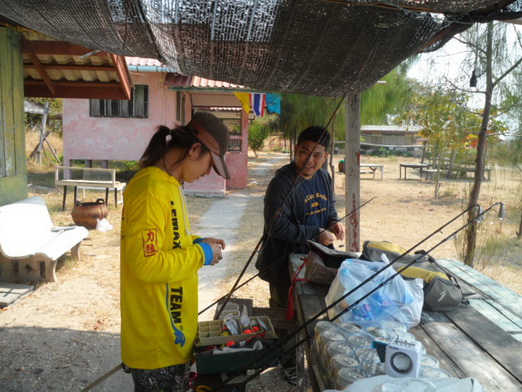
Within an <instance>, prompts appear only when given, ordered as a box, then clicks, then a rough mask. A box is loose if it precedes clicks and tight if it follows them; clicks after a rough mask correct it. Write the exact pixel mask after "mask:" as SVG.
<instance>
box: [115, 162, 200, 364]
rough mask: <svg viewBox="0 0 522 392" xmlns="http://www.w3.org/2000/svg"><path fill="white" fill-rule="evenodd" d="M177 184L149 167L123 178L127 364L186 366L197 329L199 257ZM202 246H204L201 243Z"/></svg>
mask: <svg viewBox="0 0 522 392" xmlns="http://www.w3.org/2000/svg"><path fill="white" fill-rule="evenodd" d="M182 192H183V191H182V189H181V185H180V184H179V182H178V181H177V180H176V179H175V178H174V177H171V176H169V175H168V174H167V173H165V172H164V171H162V170H160V169H158V168H156V167H148V168H145V169H143V170H140V171H139V172H138V173H137V174H136V175H135V177H134V178H133V179H132V180H131V181H130V182H129V185H128V186H127V188H126V190H125V193H124V200H125V206H124V209H123V213H122V225H121V260H120V266H121V272H120V275H121V288H120V290H121V347H122V360H123V362H124V363H125V364H126V365H127V366H129V367H132V368H138V369H157V368H161V367H166V366H171V365H177V364H182V363H186V362H188V361H189V360H190V358H191V356H192V347H193V344H194V340H195V337H196V332H197V318H198V275H197V272H198V270H199V268H201V267H202V266H203V264H204V262H205V252H204V248H203V247H202V246H201V245H197V244H193V241H194V240H195V239H196V238H197V237H194V236H192V235H191V234H190V224H189V221H188V214H187V210H186V206H185V204H184V199H183V195H182ZM205 245H207V244H205Z"/></svg>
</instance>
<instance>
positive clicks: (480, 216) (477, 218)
mask: <svg viewBox="0 0 522 392" xmlns="http://www.w3.org/2000/svg"><path fill="white" fill-rule="evenodd" d="M502 204H503V203H502V202H497V203H495V204H493V205H491V206H490V207H489V208H487V209H486V210H482V209H481V207H480V206H479V205H478V204H473V205H471V206H469V207H468V208H467V209H466V210H464V211H462V212H461V213H459V214H458V215H457V216H455V217H454V218H453V219H451V220H450V221H448V222H447V223H445V224H444V225H442V226H441V227H440V228H438V229H437V230H435V231H434V232H432V233H431V234H429V235H428V236H427V237H425V238H424V239H423V240H421V241H420V242H418V243H417V244H416V245H414V246H413V247H411V248H410V249H408V250H407V251H405V252H404V253H402V254H401V255H399V256H397V257H396V258H395V259H394V260H392V261H391V262H389V263H388V264H386V265H385V266H384V267H383V268H382V269H380V270H378V271H377V272H375V273H374V274H373V275H371V276H370V277H369V278H367V279H366V280H365V281H363V282H361V283H360V284H359V285H357V286H356V287H355V288H353V289H352V290H350V291H349V292H347V293H345V294H344V295H342V296H341V297H340V298H339V299H337V300H336V301H334V302H333V303H332V304H330V305H329V306H327V307H326V308H325V309H324V310H322V311H321V312H319V313H317V314H316V315H315V316H313V317H312V318H310V319H309V320H308V321H306V322H305V323H304V324H303V325H302V326H300V327H299V328H297V329H295V330H294V331H292V332H291V333H289V334H288V335H286V336H285V337H284V338H282V339H280V340H279V341H278V342H276V343H275V344H274V345H272V346H271V347H270V348H268V349H267V350H266V351H265V353H261V354H260V355H258V356H257V357H256V358H254V359H253V360H251V361H249V362H248V363H247V364H246V365H244V366H243V368H242V369H240V370H239V371H237V372H235V373H234V374H232V375H231V376H229V377H228V378H227V379H225V380H224V381H223V383H222V384H221V385H219V386H218V387H217V389H216V390H215V391H219V390H220V389H222V388H223V387H224V386H225V385H227V383H228V382H230V381H231V380H233V379H234V378H235V377H236V376H238V375H240V374H242V372H243V371H245V370H246V369H248V368H249V367H250V366H251V365H253V364H254V363H256V362H258V361H259V360H261V359H262V358H263V357H265V356H268V355H269V354H270V353H271V352H272V351H275V350H276V349H277V348H279V347H281V346H282V345H283V344H284V343H287V342H289V341H290V339H292V338H293V337H294V336H296V335H297V334H298V333H300V332H301V331H302V330H304V329H305V328H306V327H308V326H309V325H310V324H312V323H313V322H314V321H316V320H317V319H318V318H319V317H321V316H322V315H324V314H325V313H326V312H328V310H330V309H332V308H334V307H335V306H336V305H338V304H339V303H341V302H342V301H343V300H345V299H346V298H347V297H348V296H350V295H351V294H353V293H354V292H356V291H357V290H359V289H360V288H361V287H363V286H364V285H366V284H367V283H368V282H370V281H372V280H373V279H374V278H375V277H377V276H378V275H380V274H381V273H382V272H383V271H385V270H386V269H388V268H390V267H391V266H392V265H393V264H395V263H396V262H397V261H398V260H400V259H401V258H402V257H404V256H406V255H407V254H408V253H410V252H411V251H412V250H413V249H415V248H417V247H418V246H419V245H421V244H422V243H424V242H426V241H427V240H428V239H429V238H431V237H433V236H434V235H435V234H437V233H441V232H442V230H443V229H444V228H445V227H447V226H449V225H450V224H452V223H453V222H454V221H455V220H457V219H458V218H460V217H461V216H463V215H464V214H466V213H468V212H469V211H471V210H472V209H474V208H478V209H479V213H478V214H477V215H476V216H475V217H474V218H473V219H471V220H469V221H468V222H466V223H465V224H464V225H462V226H461V227H459V228H458V229H457V230H455V231H454V232H452V233H451V234H450V235H449V236H447V237H445V238H444V239H442V240H441V241H440V242H438V243H437V244H436V245H435V246H433V247H432V248H430V249H429V250H428V251H426V252H424V253H423V254H419V256H418V257H416V258H414V259H413V260H411V261H410V262H408V263H407V264H406V265H405V266H404V267H401V272H402V271H404V270H406V269H407V268H409V267H410V266H411V265H412V264H413V263H415V262H416V261H418V260H419V259H421V258H422V257H424V256H426V255H428V254H429V253H430V252H431V251H433V250H434V249H436V248H438V247H439V246H440V245H442V244H443V243H445V242H446V241H448V240H449V239H450V238H453V237H455V236H456V234H458V233H459V232H460V231H462V230H464V229H465V228H466V227H468V226H470V225H471V224H474V223H476V222H479V221H481V220H483V219H484V218H483V216H484V215H485V214H486V213H488V212H489V211H490V210H491V209H493V208H494V207H496V206H497V205H501V207H502ZM399 274H400V272H396V273H395V274H393V275H391V276H390V277H389V278H388V279H386V280H384V281H383V282H381V283H380V284H379V285H377V287H374V288H373V289H372V290H371V291H369V292H368V293H366V294H365V295H364V296H362V297H361V298H360V299H359V300H357V301H355V302H354V303H353V304H351V305H350V306H348V308H346V309H344V310H343V311H342V312H341V313H339V314H338V315H336V316H335V317H334V318H333V319H332V321H334V320H336V319H337V318H339V317H340V316H341V315H342V314H344V313H346V312H348V311H350V310H352V309H353V308H354V307H355V306H357V305H358V304H359V303H360V302H361V301H363V300H364V299H366V298H367V297H369V296H370V295H371V294H373V293H374V292H375V291H377V290H378V289H379V288H381V287H382V286H384V285H385V284H386V283H388V282H389V281H390V280H391V279H393V278H395V277H396V276H397V275H399ZM312 336H313V334H307V336H306V337H305V338H303V339H302V340H300V341H299V342H297V343H296V344H294V345H293V346H291V347H290V348H288V349H286V350H285V351H284V352H283V353H282V354H280V355H278V357H279V356H282V355H284V354H286V353H288V352H291V351H292V350H294V349H295V348H297V347H298V346H299V345H301V344H303V343H304V342H306V341H308V340H309V339H310V338H311V337H312ZM267 367H268V366H265V365H263V366H262V367H260V368H259V369H257V370H256V371H255V372H254V374H252V375H251V376H249V377H248V378H247V379H245V380H244V381H243V382H242V383H241V384H240V385H239V387H241V386H243V385H245V384H246V383H248V382H249V381H251V380H252V379H254V378H255V377H257V376H258V375H259V374H261V373H262V372H263V371H264V370H265V369H266V368H267Z"/></svg>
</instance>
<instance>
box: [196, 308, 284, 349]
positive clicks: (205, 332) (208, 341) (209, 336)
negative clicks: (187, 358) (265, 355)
mask: <svg viewBox="0 0 522 392" xmlns="http://www.w3.org/2000/svg"><path fill="white" fill-rule="evenodd" d="M255 318H256V317H250V320H252V319H255ZM257 318H258V319H260V320H261V321H262V322H264V323H265V325H266V327H267V328H268V329H267V331H266V334H265V335H264V336H263V338H264V339H277V335H276V333H275V331H274V327H273V326H272V322H271V321H270V318H268V317H267V316H257ZM235 320H236V321H238V319H235ZM224 325H225V322H224V320H210V321H200V322H199V323H198V337H199V342H198V344H197V346H199V347H203V346H220V345H222V344H226V343H227V342H230V341H234V342H241V341H243V340H246V339H248V338H251V337H252V336H253V335H255V334H238V335H227V336H221V329H222V328H223V326H224Z"/></svg>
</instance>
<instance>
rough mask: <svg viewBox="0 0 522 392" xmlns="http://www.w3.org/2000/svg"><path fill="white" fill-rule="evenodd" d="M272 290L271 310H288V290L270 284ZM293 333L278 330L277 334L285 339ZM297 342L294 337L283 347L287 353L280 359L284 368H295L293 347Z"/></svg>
mask: <svg viewBox="0 0 522 392" xmlns="http://www.w3.org/2000/svg"><path fill="white" fill-rule="evenodd" d="M269 289H270V300H269V305H270V307H271V308H279V309H281V308H283V309H285V310H286V308H287V306H288V288H285V287H280V286H274V285H273V284H271V283H270V284H269ZM290 332H291V331H288V330H286V329H284V330H281V329H279V330H277V329H276V334H277V336H278V337H279V338H280V339H281V338H284V337H285V336H286V335H288V334H289V333H290ZM296 342H297V337H296V336H294V337H293V338H291V339H290V340H289V341H288V342H286V343H285V344H283V347H284V349H285V351H286V353H285V354H283V355H282V357H281V358H280V359H279V360H280V362H281V365H282V366H283V367H284V368H292V367H295V364H296V360H295V355H296V353H295V348H294V349H292V348H291V347H292V346H294V345H295V344H296Z"/></svg>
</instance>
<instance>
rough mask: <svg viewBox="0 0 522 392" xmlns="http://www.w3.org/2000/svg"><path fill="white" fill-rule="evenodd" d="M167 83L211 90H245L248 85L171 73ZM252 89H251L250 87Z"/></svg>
mask: <svg viewBox="0 0 522 392" xmlns="http://www.w3.org/2000/svg"><path fill="white" fill-rule="evenodd" d="M165 85H166V86H168V87H172V88H175V89H202V90H204V89H209V90H217V89H221V90H245V89H249V88H248V87H245V86H241V85H238V84H232V83H228V82H221V81H218V80H211V79H206V78H202V77H199V76H184V75H180V74H173V73H170V74H168V75H167V77H166V78H165ZM249 90H251V89H249Z"/></svg>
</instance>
